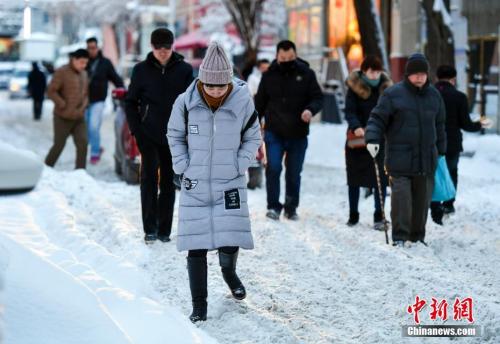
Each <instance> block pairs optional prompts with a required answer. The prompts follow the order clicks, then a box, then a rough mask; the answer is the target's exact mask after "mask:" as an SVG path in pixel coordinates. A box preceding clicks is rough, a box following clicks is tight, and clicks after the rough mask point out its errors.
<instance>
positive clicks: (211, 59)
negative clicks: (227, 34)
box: [198, 42, 233, 85]
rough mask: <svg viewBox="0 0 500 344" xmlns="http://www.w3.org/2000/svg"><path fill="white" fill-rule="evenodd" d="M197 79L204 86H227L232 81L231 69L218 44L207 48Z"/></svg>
mask: <svg viewBox="0 0 500 344" xmlns="http://www.w3.org/2000/svg"><path fill="white" fill-rule="evenodd" d="M198 78H199V79H200V80H201V82H202V83H204V84H212V85H227V84H230V83H231V81H232V79H233V67H232V66H231V62H229V59H228V57H227V56H226V53H225V52H224V48H223V47H222V46H221V45H220V43H218V42H212V43H210V45H209V46H208V49H207V53H206V55H205V58H204V59H203V61H202V62H201V65H200V72H199V74H198Z"/></svg>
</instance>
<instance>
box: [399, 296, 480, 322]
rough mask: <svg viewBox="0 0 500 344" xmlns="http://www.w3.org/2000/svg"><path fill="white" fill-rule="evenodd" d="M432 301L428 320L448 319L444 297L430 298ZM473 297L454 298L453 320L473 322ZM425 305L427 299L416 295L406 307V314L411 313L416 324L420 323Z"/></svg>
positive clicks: (446, 303)
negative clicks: (412, 301) (413, 301)
mask: <svg viewBox="0 0 500 344" xmlns="http://www.w3.org/2000/svg"><path fill="white" fill-rule="evenodd" d="M431 299H432V302H431V304H430V306H431V309H430V312H429V317H430V320H433V321H436V320H438V318H439V319H441V320H442V321H446V320H448V302H447V301H446V300H445V299H442V300H438V299H436V298H434V297H433V298H431ZM473 303H474V302H473V299H472V298H471V297H467V298H465V299H463V300H460V299H459V298H458V297H457V298H455V301H454V303H453V320H455V321H461V320H467V321H468V322H469V323H473V322H474V316H473ZM425 305H427V301H426V300H424V299H421V298H420V297H419V296H418V295H417V296H416V297H415V303H414V304H411V305H409V306H408V307H407V309H406V311H407V313H408V314H413V319H414V321H415V323H416V324H420V314H419V313H420V312H421V311H422V309H423V308H424V307H425Z"/></svg>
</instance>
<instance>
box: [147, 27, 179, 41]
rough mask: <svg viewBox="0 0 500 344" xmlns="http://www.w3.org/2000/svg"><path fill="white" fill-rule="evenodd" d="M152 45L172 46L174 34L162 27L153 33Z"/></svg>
mask: <svg viewBox="0 0 500 344" xmlns="http://www.w3.org/2000/svg"><path fill="white" fill-rule="evenodd" d="M151 44H159V45H172V44H174V34H173V33H172V31H170V30H169V29H167V28H164V27H161V28H159V29H156V30H154V31H153V32H152V33H151Z"/></svg>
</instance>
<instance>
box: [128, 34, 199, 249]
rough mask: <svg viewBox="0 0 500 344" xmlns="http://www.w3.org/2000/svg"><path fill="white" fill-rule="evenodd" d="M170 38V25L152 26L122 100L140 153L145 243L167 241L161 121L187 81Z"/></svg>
mask: <svg viewBox="0 0 500 344" xmlns="http://www.w3.org/2000/svg"><path fill="white" fill-rule="evenodd" d="M173 43H174V35H173V34H172V32H171V31H170V30H168V29H165V28H159V29H156V30H154V31H153V33H152V34H151V46H152V48H153V51H152V52H150V53H149V54H148V56H147V58H146V60H145V61H142V62H140V63H138V64H137V65H136V66H135V67H134V70H133V71H132V79H131V82H130V87H129V90H128V93H127V97H126V100H125V112H126V115H127V121H128V124H129V127H130V131H131V132H132V134H133V135H134V136H135V139H136V141H137V145H138V147H139V150H140V152H141V159H142V160H141V203H142V222H143V227H144V232H145V241H146V243H151V242H153V241H155V240H156V239H160V240H161V241H163V242H168V241H170V232H171V228H172V216H173V213H174V202H175V186H174V183H173V178H174V172H173V170H172V156H171V153H170V149H169V147H168V142H167V137H166V134H167V125H168V120H169V118H170V112H171V111H172V105H173V104H174V101H175V99H176V98H177V96H179V95H180V94H181V93H184V91H185V90H186V88H187V87H188V86H189V84H190V83H191V82H192V80H193V68H192V67H191V65H189V64H188V63H186V62H184V58H183V57H182V55H179V54H177V53H176V52H174V51H173V50H172V45H173ZM158 168H159V169H160V173H159V178H160V180H159V184H160V194H159V196H158Z"/></svg>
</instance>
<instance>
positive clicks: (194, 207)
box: [167, 42, 261, 322]
mask: <svg viewBox="0 0 500 344" xmlns="http://www.w3.org/2000/svg"><path fill="white" fill-rule="evenodd" d="M232 76H233V72H232V66H231V63H230V62H229V59H228V58H227V56H226V55H225V53H224V50H223V48H222V47H221V46H220V45H219V44H218V43H216V42H214V43H211V44H210V46H209V48H208V50H207V53H206V56H205V58H204V59H203V62H202V64H201V66H200V73H199V79H197V80H195V81H193V83H192V84H191V85H190V86H189V87H188V89H187V90H186V92H185V93H183V94H181V95H180V96H179V97H178V98H177V100H176V101H175V104H174V107H173V110H172V114H171V116H170V120H169V122H168V133H167V138H168V143H169V145H170V150H171V152H172V162H173V168H174V171H175V173H177V174H182V189H181V195H180V200H179V224H178V227H177V232H178V234H177V249H178V250H179V251H186V250H187V251H189V252H188V257H187V267H188V275H189V285H190V288H191V297H192V302H193V312H192V314H191V316H190V317H189V318H190V319H191V321H193V322H196V321H200V320H206V318H207V251H208V250H215V249H218V251H219V262H220V266H221V269H222V276H223V277H224V280H225V281H226V283H227V285H228V286H229V289H230V290H231V293H232V295H233V297H234V298H236V299H238V300H241V299H243V298H245V296H246V291H245V287H244V286H243V284H242V283H241V281H240V279H239V278H238V276H237V275H236V261H237V257H238V250H239V248H240V247H241V248H244V249H252V248H253V239H252V234H251V231H250V219H249V212H248V203H247V190H246V177H245V171H246V170H247V169H248V167H249V166H250V163H251V161H252V160H253V159H254V157H255V154H256V152H257V149H258V148H259V145H260V142H261V137H260V130H259V123H258V120H257V117H258V116H257V113H256V112H255V109H254V104H253V100H252V98H251V96H250V93H249V92H248V89H247V86H246V84H245V83H244V82H242V81H233V78H232Z"/></svg>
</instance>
